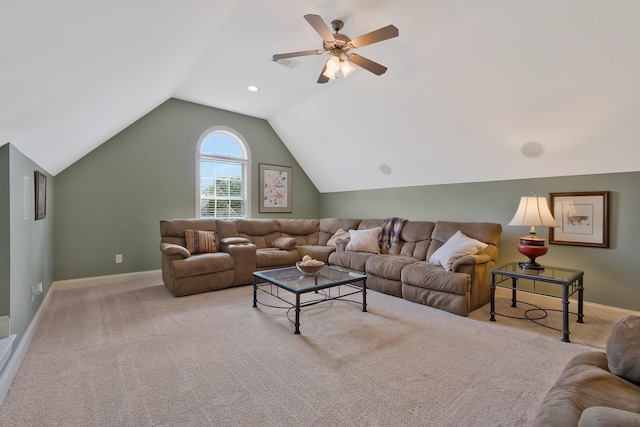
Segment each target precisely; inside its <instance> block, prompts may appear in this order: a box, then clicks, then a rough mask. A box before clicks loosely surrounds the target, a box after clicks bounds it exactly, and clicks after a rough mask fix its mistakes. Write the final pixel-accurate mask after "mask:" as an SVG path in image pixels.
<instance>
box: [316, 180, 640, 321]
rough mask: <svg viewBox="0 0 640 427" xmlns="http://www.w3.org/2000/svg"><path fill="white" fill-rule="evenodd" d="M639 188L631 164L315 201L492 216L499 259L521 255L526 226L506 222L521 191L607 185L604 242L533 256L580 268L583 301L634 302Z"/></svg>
mask: <svg viewBox="0 0 640 427" xmlns="http://www.w3.org/2000/svg"><path fill="white" fill-rule="evenodd" d="M638 188H640V172H632V173H619V174H602V175H587V176H571V177H558V178H541V179H526V180H512V181H495V182H483V183H469V184H450V185H434V186H420V187H406V188H397V189H381V190H370V191H355V192H343V193H329V194H322V195H321V196H320V201H321V206H322V209H321V215H322V216H324V217H353V218H360V217H364V218H386V217H391V216H400V217H404V218H408V219H413V220H451V221H488V222H498V223H500V224H502V226H503V233H502V239H501V243H500V262H510V261H521V260H524V258H523V256H522V255H520V254H519V253H518V252H517V250H516V246H517V243H518V236H520V235H526V234H527V232H528V230H527V229H526V227H512V226H508V225H507V223H508V222H509V221H511V218H512V217H513V215H514V214H515V212H516V208H517V207H518V202H519V200H520V197H521V196H526V195H529V194H531V193H532V192H536V193H537V194H538V195H539V196H547V197H548V195H549V193H559V192H577V191H610V192H611V193H610V200H609V208H610V234H609V241H610V248H609V249H603V248H588V247H578V246H564V245H548V246H549V252H548V253H547V254H546V255H545V256H544V257H542V258H540V259H539V260H538V261H539V262H541V263H542V264H547V265H554V266H559V267H568V268H574V269H579V270H584V272H585V299H586V300H587V301H590V302H594V303H599V304H604V305H609V306H615V307H621V308H626V309H630V310H640V280H639V279H638V278H640V263H638V261H637V259H638V251H637V246H636V243H637V242H638V241H640V227H638V226H637V221H638V212H640V191H638ZM538 234H539V235H540V236H541V237H545V238H547V237H548V230H547V229H546V228H539V230H538Z"/></svg>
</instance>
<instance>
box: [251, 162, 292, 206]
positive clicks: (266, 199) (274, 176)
mask: <svg viewBox="0 0 640 427" xmlns="http://www.w3.org/2000/svg"><path fill="white" fill-rule="evenodd" d="M259 211H260V212H291V168H290V167H289V166H277V165H266V164H263V163H260V208H259Z"/></svg>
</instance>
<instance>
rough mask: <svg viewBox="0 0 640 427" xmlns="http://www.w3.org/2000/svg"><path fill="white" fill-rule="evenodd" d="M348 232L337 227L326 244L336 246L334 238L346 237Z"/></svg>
mask: <svg viewBox="0 0 640 427" xmlns="http://www.w3.org/2000/svg"><path fill="white" fill-rule="evenodd" d="M348 238H349V232H348V231H345V230H343V229H342V228H338V231H336V232H335V234H334V235H333V236H331V238H330V239H329V241H328V242H327V246H336V240H338V239H348Z"/></svg>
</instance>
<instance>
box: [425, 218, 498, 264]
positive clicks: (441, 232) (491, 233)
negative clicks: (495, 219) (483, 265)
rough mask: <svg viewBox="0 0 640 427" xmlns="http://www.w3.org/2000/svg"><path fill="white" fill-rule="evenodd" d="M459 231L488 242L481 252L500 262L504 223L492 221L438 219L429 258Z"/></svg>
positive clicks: (495, 261) (428, 252)
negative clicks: (499, 246)
mask: <svg viewBox="0 0 640 427" xmlns="http://www.w3.org/2000/svg"><path fill="white" fill-rule="evenodd" d="M458 231H462V232H463V233H464V234H465V235H466V236H468V237H471V238H472V239H476V240H479V241H481V242H484V243H486V244H487V247H486V248H485V249H483V250H481V251H480V252H478V253H480V254H487V255H489V256H490V257H491V260H492V261H493V262H494V263H497V262H498V244H499V243H500V234H502V225H500V224H495V223H491V222H452V221H438V222H437V223H436V226H435V227H434V229H433V234H432V235H431V245H430V246H429V250H428V251H427V259H429V258H431V255H433V253H434V252H435V251H437V250H438V249H440V247H441V246H442V245H443V244H444V242H446V241H447V240H449V239H450V238H451V236H453V235H454V234H456V233H457V232H458Z"/></svg>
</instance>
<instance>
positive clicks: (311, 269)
mask: <svg viewBox="0 0 640 427" xmlns="http://www.w3.org/2000/svg"><path fill="white" fill-rule="evenodd" d="M321 262H322V261H321ZM301 263H302V261H298V262H296V267H298V270H300V272H301V273H303V274H318V273H319V272H320V270H322V267H324V262H323V263H322V264H321V265H300V264H301Z"/></svg>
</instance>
